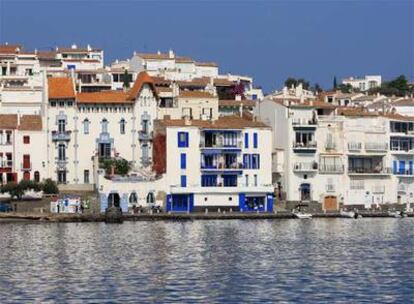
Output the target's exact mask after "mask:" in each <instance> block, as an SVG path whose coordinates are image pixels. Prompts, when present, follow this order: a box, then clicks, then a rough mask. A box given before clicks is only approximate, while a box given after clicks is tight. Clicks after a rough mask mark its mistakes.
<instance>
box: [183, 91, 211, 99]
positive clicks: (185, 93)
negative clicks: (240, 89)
mask: <svg viewBox="0 0 414 304" xmlns="http://www.w3.org/2000/svg"><path fill="white" fill-rule="evenodd" d="M178 97H179V98H217V97H215V96H214V95H212V94H211V93H209V92H204V91H180V95H179V96H178Z"/></svg>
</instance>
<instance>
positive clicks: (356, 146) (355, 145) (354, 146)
mask: <svg viewBox="0 0 414 304" xmlns="http://www.w3.org/2000/svg"><path fill="white" fill-rule="evenodd" d="M361 150H362V143H361V142H349V143H348V151H349V152H361Z"/></svg>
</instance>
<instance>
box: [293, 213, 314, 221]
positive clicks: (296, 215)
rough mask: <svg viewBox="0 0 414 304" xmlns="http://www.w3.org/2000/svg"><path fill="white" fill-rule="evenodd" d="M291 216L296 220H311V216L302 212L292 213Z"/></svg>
mask: <svg viewBox="0 0 414 304" xmlns="http://www.w3.org/2000/svg"><path fill="white" fill-rule="evenodd" d="M293 215H294V216H295V217H296V218H298V219H311V218H312V214H310V213H305V212H302V211H299V212H293Z"/></svg>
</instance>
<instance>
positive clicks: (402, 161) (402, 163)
mask: <svg viewBox="0 0 414 304" xmlns="http://www.w3.org/2000/svg"><path fill="white" fill-rule="evenodd" d="M404 173H405V160H400V174H404Z"/></svg>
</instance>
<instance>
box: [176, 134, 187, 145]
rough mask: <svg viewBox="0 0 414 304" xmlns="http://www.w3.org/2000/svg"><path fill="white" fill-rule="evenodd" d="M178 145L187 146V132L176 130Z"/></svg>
mask: <svg viewBox="0 0 414 304" xmlns="http://www.w3.org/2000/svg"><path fill="white" fill-rule="evenodd" d="M178 147H179V148H188V132H178Z"/></svg>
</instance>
